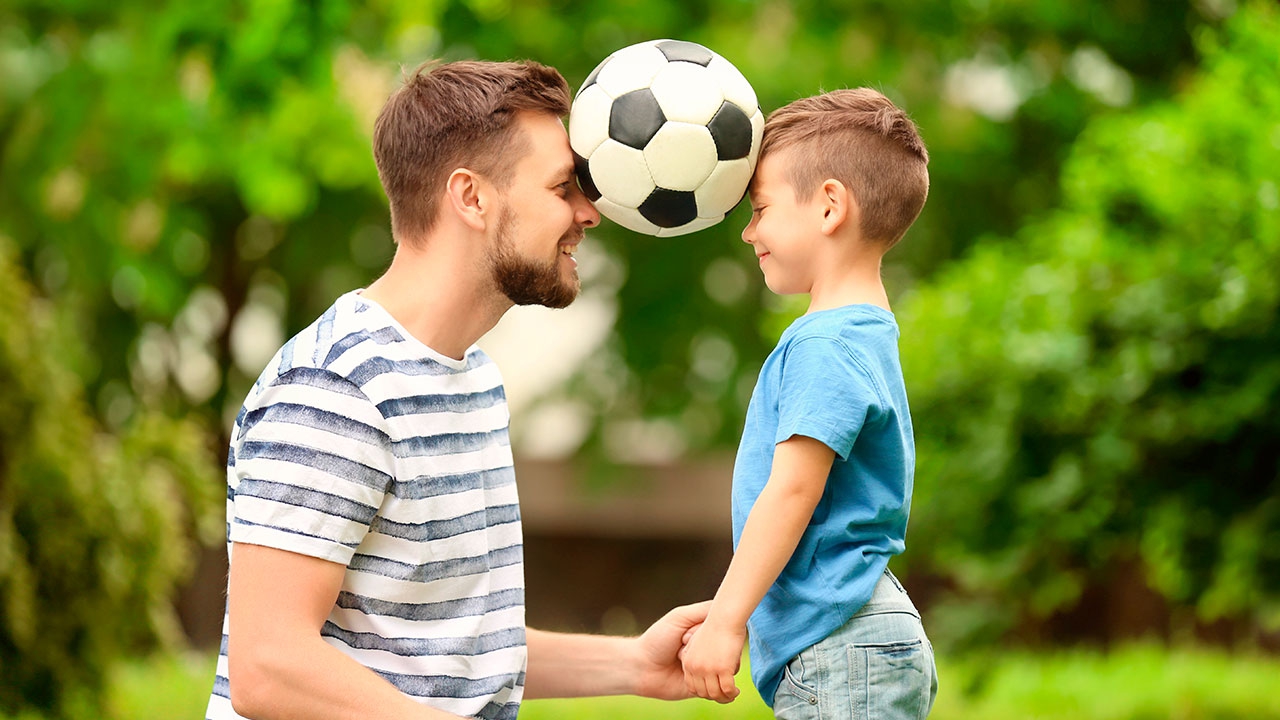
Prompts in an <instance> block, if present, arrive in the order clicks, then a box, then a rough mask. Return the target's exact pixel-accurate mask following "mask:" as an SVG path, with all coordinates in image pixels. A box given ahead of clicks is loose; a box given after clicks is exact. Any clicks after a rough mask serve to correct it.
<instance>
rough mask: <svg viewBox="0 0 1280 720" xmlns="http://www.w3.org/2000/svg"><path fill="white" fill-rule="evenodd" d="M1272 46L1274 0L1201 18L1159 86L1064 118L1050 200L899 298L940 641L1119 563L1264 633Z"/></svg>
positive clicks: (1275, 580) (1051, 600) (1278, 252)
mask: <svg viewBox="0 0 1280 720" xmlns="http://www.w3.org/2000/svg"><path fill="white" fill-rule="evenodd" d="M1278 39H1280V12H1277V8H1276V6H1275V5H1273V4H1269V5H1259V6H1256V7H1252V8H1250V10H1249V11H1248V12H1246V13H1242V14H1241V15H1240V16H1238V17H1237V18H1234V19H1233V20H1232V22H1231V23H1230V27H1229V28H1228V32H1227V33H1226V35H1225V36H1219V35H1217V34H1214V33H1209V32H1205V33H1203V34H1202V35H1201V37H1200V45H1201V47H1202V49H1203V52H1204V62H1205V69H1204V72H1203V73H1202V74H1200V75H1198V76H1197V77H1195V78H1193V79H1192V80H1191V81H1190V82H1188V84H1187V87H1186V88H1185V89H1183V90H1182V91H1180V92H1179V93H1178V96H1177V97H1176V99H1174V100H1172V101H1169V102H1160V103H1156V104H1153V106H1151V107H1150V108H1147V109H1144V110H1142V111H1140V112H1134V113H1127V114H1123V115H1117V116H1113V117H1106V118H1100V119H1098V120H1097V121H1095V122H1092V123H1090V124H1089V125H1088V126H1087V128H1086V130H1085V132H1084V133H1083V135H1082V136H1081V137H1080V139H1079V140H1078V141H1077V142H1076V144H1075V147H1074V148H1073V150H1072V154H1071V156H1070V158H1069V159H1068V160H1067V162H1066V165H1065V168H1064V171H1063V183H1062V187H1063V199H1062V203H1061V207H1060V208H1059V209H1058V210H1056V211H1054V212H1052V213H1050V214H1048V215H1047V216H1046V217H1044V218H1043V219H1039V220H1037V221H1035V222H1032V223H1029V224H1028V225H1027V226H1026V227H1025V228H1023V229H1022V230H1021V231H1020V232H1019V233H1018V234H1017V235H1016V236H1015V237H1014V238H1012V239H1010V240H1009V241H997V242H989V243H986V244H984V245H982V246H981V247H977V248H975V249H974V251H973V252H972V253H970V254H969V255H968V256H967V257H966V258H964V259H963V260H961V261H959V262H956V263H954V264H952V265H951V266H950V267H948V268H946V270H945V271H943V272H942V273H941V274H940V275H939V276H938V277H937V278H936V279H935V281H934V282H932V283H930V284H929V286H927V287H920V288H919V289H918V290H917V291H916V292H914V293H913V294H912V295H911V296H910V297H908V298H905V299H904V301H903V302H902V303H901V304H900V305H899V313H900V317H901V323H902V328H903V334H904V337H906V338H909V340H908V341H907V343H906V350H905V351H904V364H905V366H906V367H905V371H906V372H907V376H908V378H910V381H911V383H912V385H911V389H912V391H913V396H912V400H913V410H914V414H915V416H916V417H917V418H918V420H917V429H918V441H919V447H918V452H919V463H918V470H917V474H918V476H919V477H920V478H921V481H920V485H921V492H920V494H919V495H918V508H919V511H918V512H917V513H916V514H915V515H914V516H913V518H912V520H913V529H912V540H913V542H914V543H915V544H914V547H913V550H914V551H915V552H913V553H912V554H913V556H914V557H915V558H919V559H921V560H922V561H923V563H924V564H926V565H928V566H930V567H931V568H933V569H934V571H935V572H938V573H941V574H944V575H945V576H946V577H948V578H949V579H950V580H951V581H952V583H953V587H954V588H955V589H956V594H957V595H959V596H962V597H963V598H965V599H964V600H963V601H962V602H961V603H959V604H960V605H962V606H964V607H965V608H966V609H968V610H969V611H976V615H975V614H972V613H971V614H970V616H969V617H970V620H971V621H970V622H967V623H966V622H959V621H958V617H956V618H955V619H956V620H957V621H956V622H950V623H949V622H947V621H946V620H943V621H942V622H940V623H937V624H938V625H939V626H940V627H942V628H944V632H946V631H947V630H946V629H950V630H951V631H955V630H961V629H962V630H968V631H973V632H979V631H981V632H987V633H992V634H994V635H995V636H997V637H998V636H1001V635H1003V634H1005V633H1007V632H1008V631H1009V630H1010V629H1012V626H1013V624H1014V623H1017V622H1018V621H1019V620H1021V619H1023V618H1025V617H1026V616H1027V615H1031V616H1040V617H1043V616H1045V615H1047V614H1049V613H1051V612H1054V611H1056V610H1059V609H1061V608H1063V607H1069V606H1070V605H1071V604H1073V603H1074V602H1075V601H1076V600H1077V599H1078V598H1079V596H1080V594H1081V592H1082V591H1083V590H1084V589H1085V587H1087V586H1088V585H1090V584H1099V583H1105V582H1106V580H1107V578H1108V577H1109V576H1110V574H1111V572H1112V571H1113V570H1114V569H1115V568H1116V567H1118V566H1136V567H1140V568H1145V569H1146V577H1145V579H1146V580H1147V581H1148V582H1149V583H1150V584H1151V585H1152V586H1153V587H1154V588H1155V589H1157V590H1158V591H1159V592H1160V593H1161V594H1162V595H1164V596H1165V597H1166V598H1168V599H1169V600H1172V601H1173V602H1174V603H1176V604H1179V605H1187V606H1191V607H1194V608H1195V610H1196V611H1197V612H1198V615H1199V617H1200V618H1201V619H1208V620H1213V619H1220V618H1239V617H1245V618H1253V619H1255V620H1256V621H1257V622H1258V623H1260V624H1261V625H1262V626H1265V627H1270V628H1275V627H1277V626H1280V445H1277V444H1276V442H1275V440H1276V438H1277V437H1280V422H1278V421H1277V418H1276V414H1275V408H1276V407H1277V406H1278V405H1280V356H1278V355H1277V351H1278V350H1280V325H1278V324H1277V319H1278V318H1277V314H1278V312H1280V278H1278V277H1277V273H1276V271H1277V269H1278V268H1280V171H1278V170H1277V168H1280V83H1277V81H1276V78H1277V77H1280V42H1277V40H1278ZM920 550H922V552H920ZM1134 559H1138V560H1140V562H1138V563H1132V562H1130V561H1132V560H1134ZM1011 600H1012V601H1013V602H1012V603H1011ZM953 609H954V610H956V611H957V612H959V608H953ZM1010 610H1013V611H1015V612H1010ZM943 617H947V615H946V614H944V615H943ZM974 617H978V618H981V622H974V621H973V618H974Z"/></svg>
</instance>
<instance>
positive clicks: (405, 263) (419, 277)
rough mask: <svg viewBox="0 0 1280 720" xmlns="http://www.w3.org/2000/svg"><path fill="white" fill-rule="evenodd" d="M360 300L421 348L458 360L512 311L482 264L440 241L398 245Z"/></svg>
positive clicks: (508, 302)
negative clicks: (392, 320) (380, 311)
mask: <svg viewBox="0 0 1280 720" xmlns="http://www.w3.org/2000/svg"><path fill="white" fill-rule="evenodd" d="M452 247H453V248H457V247H463V246H459V245H454V246H452ZM361 296H362V297H364V298H367V299H368V300H371V301H373V302H375V303H377V304H378V305H381V306H382V307H383V309H385V310H386V311H387V312H388V313H390V314H391V317H393V318H395V319H396V322H398V323H400V324H401V325H402V326H404V328H405V329H406V330H408V331H409V333H410V334H412V335H413V336H414V337H415V338H417V339H418V341H420V342H421V343H422V344H424V345H426V346H427V347H429V348H431V349H432V350H435V351H436V352H438V353H440V354H441V355H445V356H447V357H451V358H454V359H458V360H460V359H462V358H463V357H464V356H465V355H466V352H467V349H468V348H470V347H471V346H472V345H474V344H475V343H476V341H477V340H479V339H480V337H481V336H482V335H484V334H485V333H487V332H489V330H491V329H493V326H494V325H496V324H497V323H498V320H500V319H502V316H503V314H504V313H506V311H507V310H509V309H510V308H511V301H510V300H508V299H507V298H506V297H505V296H503V295H502V294H501V293H499V292H498V291H497V289H496V288H495V287H494V286H493V280H492V278H491V276H490V275H489V273H488V272H487V270H486V268H485V267H484V265H483V263H482V261H480V260H479V259H478V258H476V257H472V256H467V255H464V254H461V253H458V252H456V251H452V250H451V248H450V246H447V245H445V244H444V243H440V244H438V245H436V246H435V247H432V246H431V245H430V244H428V245H427V247H426V248H424V249H414V248H409V247H406V246H403V245H402V246H400V247H398V248H397V249H396V256H395V259H393V260H392V261H391V267H390V268H388V269H387V272H386V273H385V274H383V276H382V277H380V278H378V279H377V280H375V281H374V282H373V283H371V284H370V285H369V287H367V288H365V290H364V292H362V293H361Z"/></svg>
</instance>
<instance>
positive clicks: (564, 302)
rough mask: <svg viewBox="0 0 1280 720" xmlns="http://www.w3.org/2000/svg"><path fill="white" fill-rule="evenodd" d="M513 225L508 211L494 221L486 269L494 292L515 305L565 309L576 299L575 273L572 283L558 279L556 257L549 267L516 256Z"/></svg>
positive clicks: (557, 259) (504, 209)
mask: <svg viewBox="0 0 1280 720" xmlns="http://www.w3.org/2000/svg"><path fill="white" fill-rule="evenodd" d="M514 225H515V222H514V221H513V220H512V217H511V212H510V209H509V208H503V209H502V214H501V215H500V216H499V217H498V228H497V238H496V239H495V242H494V248H493V254H492V255H490V256H489V266H490V269H491V271H492V272H493V280H494V282H495V283H496V284H497V285H498V289H499V290H501V291H502V293H503V294H504V295H506V296H507V298H508V299H509V300H511V302H513V303H515V304H516V305H542V306H544V307H549V308H563V307H568V306H569V303H571V302H573V301H574V299H575V298H577V297H578V290H579V288H580V285H579V283H578V273H577V271H574V273H573V280H572V281H569V282H565V281H563V280H561V278H560V254H559V252H557V253H556V256H555V257H554V258H552V259H551V262H549V263H539V262H537V261H535V260H528V259H524V258H521V257H519V256H517V255H516V252H515V242H514V235H515V228H514Z"/></svg>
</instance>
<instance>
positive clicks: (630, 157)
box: [587, 140, 657, 208]
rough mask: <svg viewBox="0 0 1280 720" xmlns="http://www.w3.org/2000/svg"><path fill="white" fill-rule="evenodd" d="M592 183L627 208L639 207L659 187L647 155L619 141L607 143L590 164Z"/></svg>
mask: <svg viewBox="0 0 1280 720" xmlns="http://www.w3.org/2000/svg"><path fill="white" fill-rule="evenodd" d="M587 168H588V169H589V170H590V172H591V179H592V180H593V181H595V184H596V188H597V189H598V190H599V191H600V193H601V194H602V195H604V196H605V197H607V198H609V199H610V200H613V201H614V202H616V203H618V204H620V205H624V206H627V207H633V208H635V207H640V203H642V202H644V199H645V198H647V197H649V193H651V192H653V189H654V188H655V187H657V186H656V185H655V184H654V181H653V177H652V176H650V175H649V166H648V164H647V163H646V162H645V157H644V153H643V152H641V151H640V150H636V149H635V148H631V147H627V146H626V145H623V144H622V143H620V142H618V141H616V140H605V141H604V142H603V143H601V144H600V147H598V148H596V151H595V152H593V153H591V159H589V160H587Z"/></svg>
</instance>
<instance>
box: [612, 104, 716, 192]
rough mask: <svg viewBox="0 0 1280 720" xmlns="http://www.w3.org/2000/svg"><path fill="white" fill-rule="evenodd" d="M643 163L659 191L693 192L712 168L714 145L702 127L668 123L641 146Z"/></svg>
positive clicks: (714, 142) (709, 135) (713, 141)
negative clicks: (646, 165)
mask: <svg viewBox="0 0 1280 720" xmlns="http://www.w3.org/2000/svg"><path fill="white" fill-rule="evenodd" d="M644 159H645V162H646V163H647V164H648V166H649V170H650V171H651V172H652V173H653V181H654V182H655V183H657V184H658V186H659V187H664V188H667V189H668V190H696V189H697V187H698V185H699V184H701V183H702V181H703V180H706V179H707V176H708V175H710V174H711V171H712V170H714V169H715V167H716V141H715V140H714V139H713V138H712V137H711V131H710V130H708V129H707V128H706V127H705V126H702V125H690V124H688V123H675V122H668V123H667V124H665V125H663V126H662V129H661V130H659V131H658V134H657V135H654V136H653V139H652V140H650V141H649V144H648V145H646V146H645V148H644ZM592 160H593V161H594V160H595V158H594V157H592ZM600 191H601V192H604V189H603V188H601V190H600ZM605 194H606V195H608V193H605Z"/></svg>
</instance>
